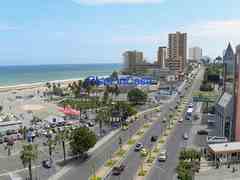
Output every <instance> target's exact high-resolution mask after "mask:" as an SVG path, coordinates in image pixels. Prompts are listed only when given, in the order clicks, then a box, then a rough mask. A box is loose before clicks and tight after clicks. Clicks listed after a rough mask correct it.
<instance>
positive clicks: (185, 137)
mask: <svg viewBox="0 0 240 180" xmlns="http://www.w3.org/2000/svg"><path fill="white" fill-rule="evenodd" d="M183 139H184V140H188V134H187V133H186V132H185V133H184V134H183Z"/></svg>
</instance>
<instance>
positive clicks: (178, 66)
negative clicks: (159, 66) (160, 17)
mask: <svg viewBox="0 0 240 180" xmlns="http://www.w3.org/2000/svg"><path fill="white" fill-rule="evenodd" d="M186 54H187V33H180V32H176V33H172V34H169V35H168V60H167V62H168V63H167V64H168V67H169V68H170V70H173V71H176V72H177V73H183V72H184V71H185V68H186V63H187V57H186Z"/></svg>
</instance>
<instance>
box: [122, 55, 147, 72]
mask: <svg viewBox="0 0 240 180" xmlns="http://www.w3.org/2000/svg"><path fill="white" fill-rule="evenodd" d="M123 61H124V63H123V64H124V67H123V68H124V71H129V72H130V71H131V72H132V71H136V66H137V65H140V64H144V60H143V52H139V51H126V52H124V53H123Z"/></svg>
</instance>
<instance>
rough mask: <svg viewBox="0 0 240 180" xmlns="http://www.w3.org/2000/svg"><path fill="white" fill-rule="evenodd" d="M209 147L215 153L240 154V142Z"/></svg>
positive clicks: (210, 145)
mask: <svg viewBox="0 0 240 180" xmlns="http://www.w3.org/2000/svg"><path fill="white" fill-rule="evenodd" d="M208 146H209V148H210V150H211V151H213V152H215V153H221V152H240V142H229V143H218V144H209V145H208Z"/></svg>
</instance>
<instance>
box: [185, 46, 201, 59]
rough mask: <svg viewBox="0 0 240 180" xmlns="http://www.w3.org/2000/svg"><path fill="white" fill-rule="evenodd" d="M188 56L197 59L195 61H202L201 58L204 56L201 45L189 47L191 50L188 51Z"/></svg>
mask: <svg viewBox="0 0 240 180" xmlns="http://www.w3.org/2000/svg"><path fill="white" fill-rule="evenodd" d="M188 53H189V54H188V58H189V59H190V60H195V61H198V62H199V61H200V59H201V58H202V48H200V47H192V48H189V52H188Z"/></svg>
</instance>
